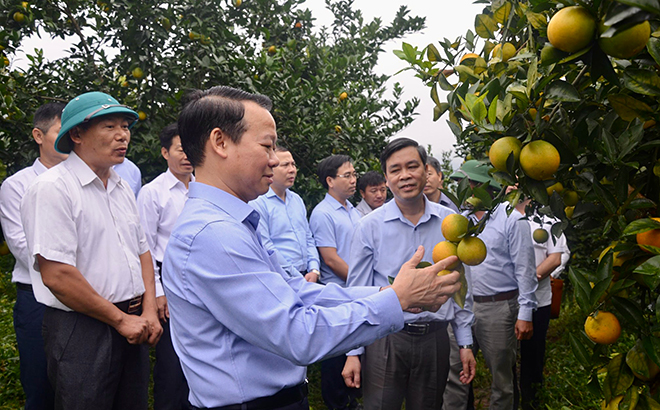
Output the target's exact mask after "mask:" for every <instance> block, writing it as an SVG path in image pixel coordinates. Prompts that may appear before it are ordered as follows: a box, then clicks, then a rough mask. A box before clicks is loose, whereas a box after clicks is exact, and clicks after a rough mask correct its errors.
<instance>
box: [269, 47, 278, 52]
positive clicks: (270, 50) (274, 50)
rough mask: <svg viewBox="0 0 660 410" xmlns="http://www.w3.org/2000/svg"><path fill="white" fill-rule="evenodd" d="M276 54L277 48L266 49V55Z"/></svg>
mask: <svg viewBox="0 0 660 410" xmlns="http://www.w3.org/2000/svg"><path fill="white" fill-rule="evenodd" d="M276 52H277V47H275V46H270V47H268V54H275V53H276Z"/></svg>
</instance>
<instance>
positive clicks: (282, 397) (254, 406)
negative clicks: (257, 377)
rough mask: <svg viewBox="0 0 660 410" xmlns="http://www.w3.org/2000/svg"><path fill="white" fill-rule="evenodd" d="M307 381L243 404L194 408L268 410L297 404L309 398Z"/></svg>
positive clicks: (205, 409)
mask: <svg viewBox="0 0 660 410" xmlns="http://www.w3.org/2000/svg"><path fill="white" fill-rule="evenodd" d="M307 393H308V390H307V381H306V380H305V381H304V382H302V383H300V384H299V385H297V386H293V387H287V388H286V389H282V390H280V391H278V392H277V393H275V394H273V395H272V396H268V397H259V398H258V399H254V400H250V401H248V402H245V403H242V404H230V405H228V406H221V407H193V408H194V409H198V410H268V409H276V408H278V407H284V406H288V405H290V404H293V403H297V402H299V401H301V400H302V399H304V398H305V397H307Z"/></svg>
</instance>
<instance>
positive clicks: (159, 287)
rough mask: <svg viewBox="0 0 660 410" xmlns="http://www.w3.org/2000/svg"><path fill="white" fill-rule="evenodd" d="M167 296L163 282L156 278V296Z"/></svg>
mask: <svg viewBox="0 0 660 410" xmlns="http://www.w3.org/2000/svg"><path fill="white" fill-rule="evenodd" d="M161 296H165V291H164V290H163V284H162V283H160V280H156V297H157V298H158V297H161Z"/></svg>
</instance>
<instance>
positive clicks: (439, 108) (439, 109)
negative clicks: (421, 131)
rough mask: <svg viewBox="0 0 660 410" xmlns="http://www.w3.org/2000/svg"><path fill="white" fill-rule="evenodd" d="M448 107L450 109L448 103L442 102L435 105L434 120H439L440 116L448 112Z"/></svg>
mask: <svg viewBox="0 0 660 410" xmlns="http://www.w3.org/2000/svg"><path fill="white" fill-rule="evenodd" d="M448 109H449V104H448V103H440V104H439V105H436V106H435V107H433V121H438V120H439V119H440V117H442V114H444V113H445V112H447V110H448Z"/></svg>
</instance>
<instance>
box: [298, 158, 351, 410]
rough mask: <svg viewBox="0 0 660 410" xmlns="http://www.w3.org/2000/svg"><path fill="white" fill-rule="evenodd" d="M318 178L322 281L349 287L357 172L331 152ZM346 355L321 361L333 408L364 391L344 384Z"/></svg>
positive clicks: (316, 230)
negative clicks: (322, 194)
mask: <svg viewBox="0 0 660 410" xmlns="http://www.w3.org/2000/svg"><path fill="white" fill-rule="evenodd" d="M318 176H319V181H321V184H322V185H323V187H324V188H326V189H327V190H328V193H326V194H325V198H324V199H323V201H321V202H320V203H319V204H318V205H317V206H316V207H315V208H314V210H313V211H312V215H311V217H310V218H309V226H310V228H311V229H312V233H313V234H314V239H315V241H316V246H317V247H318V249H319V253H320V254H321V282H322V283H336V284H338V285H340V286H346V277H347V275H348V257H349V252H350V250H351V237H352V236H353V229H354V227H355V224H357V222H358V221H359V220H360V213H359V212H358V211H357V210H356V209H355V207H353V204H351V202H350V201H349V200H348V198H350V197H351V196H353V194H354V193H355V189H356V183H357V174H356V172H355V168H353V164H352V163H351V158H350V157H349V156H348V155H331V156H329V157H327V158H324V159H323V160H322V161H321V162H320V163H319V165H318ZM345 362H346V357H344V356H337V357H333V358H330V359H328V360H324V361H323V362H321V393H322V395H323V401H324V402H325V405H326V406H327V407H328V408H329V409H330V410H351V409H354V408H357V406H358V405H359V403H358V401H357V399H358V398H359V397H360V395H361V392H360V390H359V389H357V388H351V387H348V386H347V385H346V383H344V379H343V378H342V376H341V371H342V369H343V368H344V364H345Z"/></svg>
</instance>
